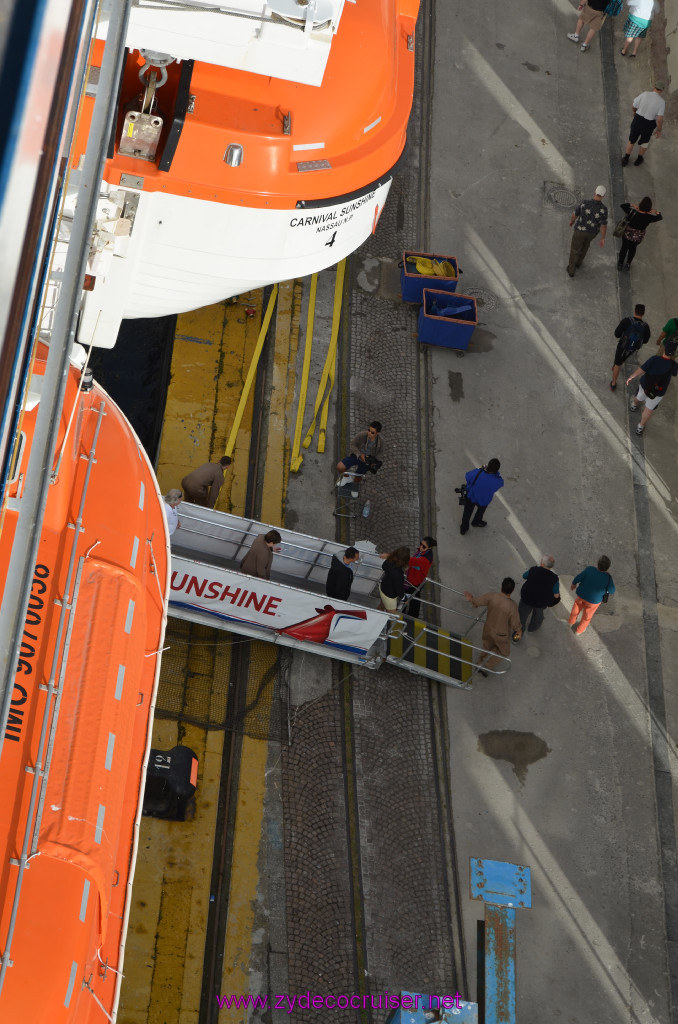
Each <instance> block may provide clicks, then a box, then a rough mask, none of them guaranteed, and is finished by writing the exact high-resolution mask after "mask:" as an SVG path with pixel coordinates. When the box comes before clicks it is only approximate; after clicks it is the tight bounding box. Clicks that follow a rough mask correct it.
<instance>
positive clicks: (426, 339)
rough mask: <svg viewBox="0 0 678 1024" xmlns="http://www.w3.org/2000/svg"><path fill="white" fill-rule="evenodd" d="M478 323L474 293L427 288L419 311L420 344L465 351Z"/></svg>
mask: <svg viewBox="0 0 678 1024" xmlns="http://www.w3.org/2000/svg"><path fill="white" fill-rule="evenodd" d="M477 326H478V310H477V306H476V300H475V299H474V298H473V296H471V295H458V294H454V295H451V294H450V292H446V291H441V290H440V289H437V290H436V291H433V290H432V289H430V288H425V289H424V302H423V305H422V307H421V309H420V311H419V325H418V332H419V342H420V344H423V345H440V346H442V347H443V348H456V349H462V350H465V349H467V348H468V347H469V343H470V341H471V335H472V334H473V332H474V330H475V329H476V327H477Z"/></svg>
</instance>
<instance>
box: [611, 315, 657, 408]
mask: <svg viewBox="0 0 678 1024" xmlns="http://www.w3.org/2000/svg"><path fill="white" fill-rule="evenodd" d="M644 314H645V306H644V305H643V304H642V302H639V303H638V305H637V306H635V308H634V310H633V316H625V317H624V319H623V320H620V321H619V323H618V324H617V326H616V327H615V330H614V336H615V338H617V339H618V340H617V351H616V352H615V354H614V366H613V367H612V380H611V381H610V391H616V390H617V377H618V376H619V367H620V366H622V365H623V364H624V363H625V362H626V360H627V359H628V358H629V356H630V355H632V354H633V353H634V352H637V351H638V349H639V348H640V346H641V345H647V343H648V341H649V340H650V325H649V324H646V323H645V321H644V320H643V316H644Z"/></svg>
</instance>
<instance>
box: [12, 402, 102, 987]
mask: <svg viewBox="0 0 678 1024" xmlns="http://www.w3.org/2000/svg"><path fill="white" fill-rule="evenodd" d="M105 405H106V403H105V402H104V401H102V402H101V404H100V406H99V409H98V413H99V415H98V419H97V425H96V429H95V434H94V438H93V441H92V446H91V450H90V453H89V456H88V461H87V470H86V474H85V481H84V484H83V489H82V496H81V499H80V507H79V509H78V516H77V519H76V521H75V523H69V526H70V528H71V529H72V540H71V552H70V558H69V564H68V572H67V574H66V581H65V584H64V592H63V596H62V597H58V596H55V597H54V602H55V603H56V604H58V605H59V606H60V609H61V610H60V613H59V621H58V626H57V635H56V641H55V645H54V652H53V655H52V666H51V669H50V675H49V680H48V682H47V684H46V686H45V689H46V691H47V695H46V698H45V707H44V709H43V713H42V725H41V729H40V740H39V743H38V750H37V756H36V760H35V764H34V765H32V764H28V765H26V771H27V772H30V773H32V775H33V781H32V784H31V795H30V800H29V805H28V812H27V815H26V825H25V828H24V837H23V841H22V844H21V854H20V857H19V861H18V865H17V866H18V872H17V878H16V884H15V887H14V897H13V899H12V912H11V916H10V921H9V927H8V929H7V944H6V946H5V948H4V950H3V953H2V959H1V960H0V993H1V992H2V988H3V985H4V981H5V974H6V972H7V968H8V967H9V966H10V964H11V947H12V939H13V937H14V930H15V927H16V919H17V916H18V913H19V901H20V897H21V887H22V884H23V878H24V873H25V871H26V868H27V866H28V861H29V860H30V858H31V857H33V856H35V854H37V852H38V835H39V832H40V823H41V821H42V812H43V808H44V801H45V792H46V789H47V782H48V778H49V768H50V763H51V758H52V749H53V746H54V735H55V733H56V727H57V722H58V717H59V708H60V704H61V694H62V691H63V680H64V675H65V672H66V665H67V659H68V646H69V638H70V634H71V630H72V628H73V611H74V609H75V606H76V603H77V597H78V590H79V584H80V576H81V572H82V566H83V564H84V561H85V557H86V556H83V557H81V558H80V560H79V562H78V568H77V572H75V559H76V553H77V548H78V541H79V539H80V530H81V524H82V514H83V510H84V507H85V499H86V497H87V491H88V487H89V478H90V475H91V472H92V467H93V465H94V461H95V455H96V442H97V440H98V437H99V431H100V429H101V422H102V419H103V416H104V409H105ZM74 573H75V584H74V586H73V592H72V593H71V584H72V582H73V576H74ZM64 631H66V642H65V645H64V649H63V652H62V651H61V639H62V637H63V635H64ZM57 674H58V678H57ZM55 679H56V682H55ZM55 697H56V700H54V698H55ZM45 750H46V756H45ZM43 758H44V764H43ZM36 804H37V810H36ZM29 847H30V852H29ZM15 863H16V862H15Z"/></svg>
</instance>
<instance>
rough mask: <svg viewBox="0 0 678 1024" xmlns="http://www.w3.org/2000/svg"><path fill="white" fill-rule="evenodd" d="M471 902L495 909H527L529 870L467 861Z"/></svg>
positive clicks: (473, 859)
mask: <svg viewBox="0 0 678 1024" xmlns="http://www.w3.org/2000/svg"><path fill="white" fill-rule="evenodd" d="M470 888H471V899H472V900H483V901H484V902H485V903H494V904H495V905H496V906H498V907H531V906H532V884H531V880H530V869H529V868H526V867H524V866H523V865H522V864H508V863H506V861H503V860H484V859H483V860H480V858H477V857H471V878H470Z"/></svg>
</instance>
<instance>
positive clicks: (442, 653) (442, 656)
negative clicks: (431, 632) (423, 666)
mask: <svg viewBox="0 0 678 1024" xmlns="http://www.w3.org/2000/svg"><path fill="white" fill-rule="evenodd" d="M450 666H451V662H450V634H449V633H448V632H446V631H445V630H439V632H438V671H439V672H441V673H442V674H443V675H444V676H449V675H450Z"/></svg>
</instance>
